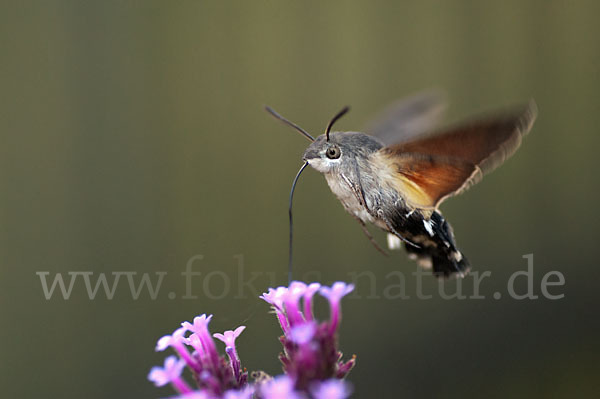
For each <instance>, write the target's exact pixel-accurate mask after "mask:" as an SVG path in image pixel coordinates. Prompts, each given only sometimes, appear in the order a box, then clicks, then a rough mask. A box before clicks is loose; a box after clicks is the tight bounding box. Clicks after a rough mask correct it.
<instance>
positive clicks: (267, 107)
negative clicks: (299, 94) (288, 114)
mask: <svg viewBox="0 0 600 399" xmlns="http://www.w3.org/2000/svg"><path fill="white" fill-rule="evenodd" d="M265 110H266V111H267V112H268V113H270V114H271V115H272V116H273V117H275V118H276V119H279V120H280V121H282V122H283V123H285V124H286V125H288V126H291V127H293V128H294V129H296V130H297V131H298V132H300V133H301V134H302V135H303V136H304V137H306V138H307V139H309V140H310V141H311V142H312V141H315V138H314V137H313V136H311V135H310V134H308V132H307V131H306V130H304V129H302V128H301V127H300V126H298V125H296V124H295V123H294V122H291V121H289V120H287V119H285V118H284V117H283V116H281V115H279V114H278V113H277V112H276V111H275V110H274V109H273V108H271V107H269V106H268V105H265Z"/></svg>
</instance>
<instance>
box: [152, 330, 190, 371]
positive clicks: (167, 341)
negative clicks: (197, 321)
mask: <svg viewBox="0 0 600 399" xmlns="http://www.w3.org/2000/svg"><path fill="white" fill-rule="evenodd" d="M185 332H186V329H185V328H183V327H181V328H178V329H177V330H175V331H174V332H173V334H171V335H165V336H163V337H161V338H160V339H159V340H158V342H157V343H156V348H155V349H154V350H155V351H157V352H162V351H164V350H165V349H167V348H168V347H172V348H173V349H174V350H175V352H177V353H178V354H179V356H180V357H181V358H182V359H183V360H184V361H185V363H186V364H187V365H188V367H190V368H191V369H192V370H194V371H195V372H198V371H199V370H200V366H199V365H198V362H197V361H196V360H194V359H193V358H192V357H191V356H190V353H189V352H188V350H187V349H186V348H185V345H184V343H185V342H186V338H185V336H184V334H185Z"/></svg>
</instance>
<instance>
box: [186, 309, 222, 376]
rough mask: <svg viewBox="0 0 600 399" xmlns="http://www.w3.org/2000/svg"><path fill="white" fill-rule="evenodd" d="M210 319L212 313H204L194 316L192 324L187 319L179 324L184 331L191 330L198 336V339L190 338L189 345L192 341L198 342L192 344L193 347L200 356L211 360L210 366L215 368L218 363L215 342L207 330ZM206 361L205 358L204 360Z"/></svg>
mask: <svg viewBox="0 0 600 399" xmlns="http://www.w3.org/2000/svg"><path fill="white" fill-rule="evenodd" d="M211 319H212V315H210V316H206V315H205V314H203V315H200V316H196V317H194V322H193V324H192V323H190V322H187V321H184V322H183V323H181V326H182V327H183V328H184V329H185V330H186V331H191V332H192V333H193V334H192V335H194V334H196V336H197V337H198V339H194V340H193V341H192V340H190V341H189V343H190V344H191V345H193V344H192V342H194V343H195V344H198V343H199V344H200V345H199V346H194V349H196V351H197V352H198V354H199V355H200V357H201V358H208V359H210V362H212V367H213V368H216V367H218V364H219V354H218V353H217V348H216V347H215V343H214V341H213V339H212V337H211V336H210V333H209V332H208V323H210V320H211ZM205 361H206V360H205Z"/></svg>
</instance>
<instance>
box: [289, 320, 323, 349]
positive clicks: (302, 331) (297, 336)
mask: <svg viewBox="0 0 600 399" xmlns="http://www.w3.org/2000/svg"><path fill="white" fill-rule="evenodd" d="M316 331H317V325H316V324H315V323H312V322H311V323H305V324H300V325H299V326H296V327H292V329H291V331H290V334H289V337H290V340H291V341H292V342H294V343H296V344H298V345H304V344H306V343H308V342H310V341H311V340H312V339H313V337H314V336H315V332H316Z"/></svg>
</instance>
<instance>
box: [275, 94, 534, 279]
mask: <svg viewBox="0 0 600 399" xmlns="http://www.w3.org/2000/svg"><path fill="white" fill-rule="evenodd" d="M266 109H267V111H268V112H269V113H271V114H272V115H273V116H275V117H276V118H278V119H280V120H282V121H283V122H285V123H286V124H288V125H290V126H292V127H293V128H295V129H296V130H298V131H299V132H300V133H302V134H303V135H304V136H305V137H306V138H308V139H309V140H310V141H311V142H312V143H311V144H310V145H309V146H308V148H307V149H306V151H305V152H304V154H303V156H302V159H303V160H304V161H305V165H304V166H303V168H302V169H301V171H302V170H303V169H304V167H305V166H306V165H310V166H312V167H313V168H314V169H316V170H317V171H319V172H321V173H322V174H323V175H324V176H325V179H326V180H327V183H328V184H329V187H330V188H331V191H332V192H333V193H334V194H335V195H336V197H337V198H338V199H339V200H340V202H341V203H342V205H343V206H344V208H345V209H346V211H347V212H348V213H350V214H351V215H352V216H353V217H354V218H355V219H356V220H357V221H358V222H359V223H360V225H361V226H362V229H363V231H364V232H365V234H366V235H367V237H368V238H369V240H370V241H371V242H372V243H373V245H374V246H375V247H376V248H377V249H378V250H380V251H381V252H383V253H385V251H384V250H383V249H381V248H380V247H379V245H378V244H377V242H376V241H375V240H374V239H373V237H372V236H371V234H370V233H369V231H368V230H367V228H366V224H367V223H369V224H374V225H375V226H377V227H379V228H380V229H382V230H384V231H385V232H387V233H388V246H389V248H390V249H396V248H399V247H400V246H401V244H402V243H404V248H405V250H406V251H407V253H408V256H409V258H411V259H414V260H416V261H417V262H418V264H419V265H420V266H422V267H424V268H427V269H432V270H433V273H434V274H435V275H436V276H444V277H448V276H460V277H462V276H464V275H465V274H466V273H467V272H468V270H469V262H468V260H467V258H466V257H465V256H464V255H463V254H462V253H461V252H460V250H459V249H458V248H457V245H456V242H455V239H454V234H453V231H452V228H451V226H450V224H449V223H448V222H447V221H446V220H445V219H444V217H443V216H442V214H441V212H440V210H439V206H440V204H441V203H442V202H443V201H444V200H446V199H447V198H449V197H452V196H455V195H457V194H460V193H462V192H463V191H465V190H466V189H468V188H469V187H471V186H472V185H473V184H475V183H477V182H478V181H479V180H481V178H482V177H483V175H484V174H486V173H489V172H491V171H492V170H494V169H496V168H497V167H498V166H500V165H501V164H502V163H503V162H504V161H505V160H506V159H507V158H509V157H510V156H511V155H512V154H513V153H514V152H515V151H516V150H517V148H518V147H519V145H520V144H521V139H522V138H523V136H525V135H526V134H527V133H528V132H529V130H530V129H531V126H532V125H533V122H534V121H535V118H536V115H537V108H536V105H535V103H534V102H533V101H530V102H529V103H527V104H525V105H522V106H518V107H514V108H513V109H508V110H505V111H503V112H498V113H495V114H490V115H486V116H482V117H478V118H472V119H470V120H467V121H466V122H462V123H458V124H456V125H454V126H451V127H448V128H445V129H441V130H438V129H436V127H435V126H436V122H437V121H438V120H439V119H440V116H441V114H442V111H443V109H444V106H443V101H441V99H440V96H439V95H438V94H437V93H433V92H426V93H421V94H418V95H415V96H413V97H410V98H408V99H406V100H403V101H401V102H399V103H397V104H395V105H393V106H391V107H390V108H388V109H387V110H386V111H385V112H384V113H383V114H382V115H381V116H380V117H379V118H377V119H376V120H375V121H374V122H373V123H371V124H370V125H369V126H370V127H369V128H367V132H368V133H369V134H365V133H360V132H352V131H349V132H339V131H333V132H332V131H331V128H332V126H333V124H334V123H335V122H336V121H337V120H338V119H339V118H340V117H341V116H343V115H344V114H345V113H346V112H347V111H348V110H349V108H348V107H346V108H344V109H342V110H341V111H340V112H339V113H338V114H337V115H335V116H334V117H333V118H332V119H331V121H330V122H329V124H328V125H327V128H326V129H325V133H324V134H322V135H321V136H318V137H317V138H313V137H312V136H311V135H310V134H309V133H307V132H306V131H305V130H304V129H302V128H301V127H299V126H298V125H296V124H294V123H292V122H290V121H288V120H287V119H285V118H284V117H282V116H281V115H279V114H277V113H276V112H275V111H273V110H272V109H271V108H269V107H266ZM301 171H300V172H301ZM300 172H299V174H300ZM299 174H298V175H297V176H296V180H297V178H298V176H299ZM296 180H295V181H296ZM295 181H294V185H295ZM290 203H291V201H290ZM290 221H291V213H290ZM290 257H291V252H290Z"/></svg>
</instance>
